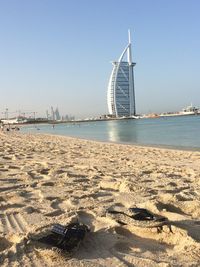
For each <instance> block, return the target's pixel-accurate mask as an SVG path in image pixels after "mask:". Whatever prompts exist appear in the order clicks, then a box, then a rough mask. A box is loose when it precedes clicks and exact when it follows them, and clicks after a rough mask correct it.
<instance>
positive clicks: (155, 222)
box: [107, 207, 172, 232]
mask: <svg viewBox="0 0 200 267" xmlns="http://www.w3.org/2000/svg"><path fill="white" fill-rule="evenodd" d="M107 216H109V217H111V218H112V219H114V220H116V221H117V222H118V223H120V224H123V225H127V224H128V225H134V226H137V227H142V228H157V231H158V232H162V230H163V226H164V225H167V226H168V228H169V230H170V232H172V229H171V223H170V221H169V220H168V219H167V218H166V217H164V216H160V215H156V214H153V213H152V212H150V211H148V210H146V209H143V208H137V207H136V208H129V209H128V210H127V209H126V210H124V209H123V210H121V211H119V210H108V211H107Z"/></svg>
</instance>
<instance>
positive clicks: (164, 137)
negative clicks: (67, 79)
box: [22, 116, 200, 150]
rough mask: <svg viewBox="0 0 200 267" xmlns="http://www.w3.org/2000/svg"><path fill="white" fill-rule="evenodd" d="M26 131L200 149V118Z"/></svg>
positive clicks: (27, 127)
mask: <svg viewBox="0 0 200 267" xmlns="http://www.w3.org/2000/svg"><path fill="white" fill-rule="evenodd" d="M38 129H39V130H38ZM22 131H23V132H41V133H50V134H56V135H65V136H72V137H79V138H84V139H89V140H98V141H106V142H116V143H129V144H140V145H156V146H170V147H174V148H183V149H195V150H200V134H199V133H200V116H179V117H165V118H164V117H163V118H155V119H139V120H116V121H115V120H113V121H96V122H83V123H82V122H81V123H64V124H56V125H55V128H53V127H52V125H37V126H35V125H30V126H26V127H24V128H23V129H22Z"/></svg>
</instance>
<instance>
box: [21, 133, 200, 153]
mask: <svg viewBox="0 0 200 267" xmlns="http://www.w3.org/2000/svg"><path fill="white" fill-rule="evenodd" d="M21 133H22V134H33V135H34V134H36V135H40V134H41V135H47V136H48V135H49V136H60V137H66V138H74V139H78V140H86V141H89V142H90V141H91V142H97V143H103V144H104V143H105V144H116V145H117V144H118V145H125V146H133V147H134V146H135V147H142V148H146V147H147V148H157V149H166V150H175V151H176V150H178V151H183V152H184V151H189V152H200V147H184V146H172V145H156V144H139V143H129V142H127V143H126V142H115V141H113V142H112V141H106V140H105V141H103V140H98V139H87V138H84V137H76V136H72V135H62V134H56V133H55V134H51V133H44V132H35V133H33V132H32V133H31V132H30V133H27V132H21Z"/></svg>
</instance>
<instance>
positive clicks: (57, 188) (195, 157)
mask: <svg viewBox="0 0 200 267" xmlns="http://www.w3.org/2000/svg"><path fill="white" fill-rule="evenodd" d="M0 159H1V160H0V266H60V267H61V266H74V267H75V266H88V267H90V266H113V267H116V266H120V267H121V266H138V267H140V266H160V267H161V266H163V267H164V266H165V267H166V266H200V152H191V151H181V150H170V149H162V148H151V147H139V146H138V147H135V146H132V145H122V144H110V143H100V142H94V141H87V140H79V139H75V138H69V137H62V136H51V135H43V134H23V133H16V132H8V133H0ZM115 207H118V208H119V207H122V208H124V209H126V208H127V209H128V208H130V207H140V208H145V209H148V210H149V211H151V212H153V213H155V214H158V215H162V216H165V217H167V218H168V220H169V221H170V222H171V225H172V226H171V227H172V232H170V230H169V228H168V227H167V226H164V227H163V231H161V232H158V231H157V229H156V228H142V227H140V226H134V225H121V224H119V223H118V222H117V221H116V220H114V219H112V218H109V217H107V216H106V210H107V209H109V208H115ZM76 220H78V221H79V222H81V223H84V224H86V225H88V227H89V228H90V232H89V233H88V234H87V235H86V237H85V239H84V240H83V242H82V243H81V244H80V246H79V248H78V249H77V250H76V251H74V253H73V254H72V255H71V256H70V257H69V255H67V254H66V253H65V252H63V253H60V252H58V251H57V250H54V249H52V248H51V247H48V246H45V245H44V244H41V243H40V242H38V241H37V237H38V236H40V233H41V232H42V231H43V230H44V229H46V228H48V227H51V226H52V225H53V224H55V223H60V224H63V225H66V224H68V223H70V222H73V221H76Z"/></svg>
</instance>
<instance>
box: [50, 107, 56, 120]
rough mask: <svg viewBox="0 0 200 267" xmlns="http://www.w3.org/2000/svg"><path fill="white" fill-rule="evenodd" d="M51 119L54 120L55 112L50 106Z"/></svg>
mask: <svg viewBox="0 0 200 267" xmlns="http://www.w3.org/2000/svg"><path fill="white" fill-rule="evenodd" d="M51 119H52V120H53V121H55V112H54V110H53V107H51Z"/></svg>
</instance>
